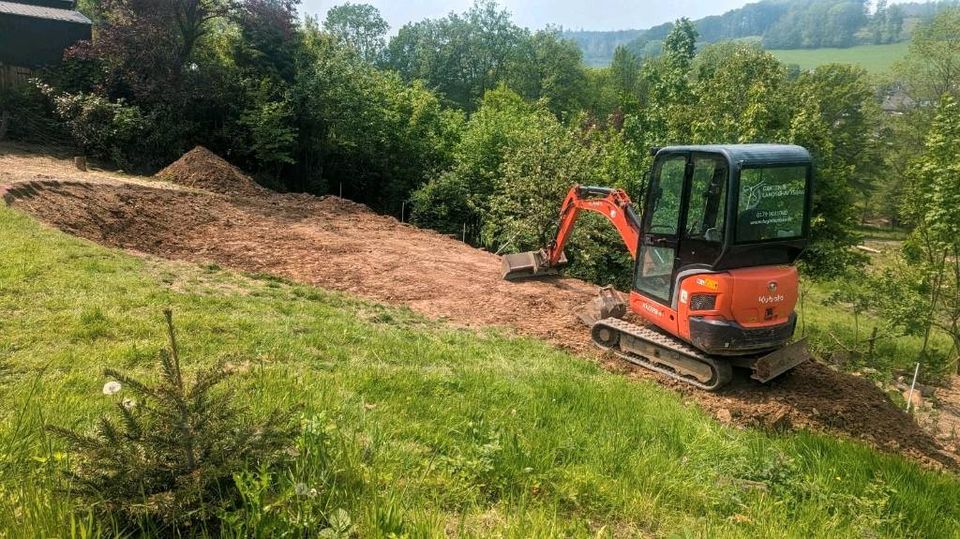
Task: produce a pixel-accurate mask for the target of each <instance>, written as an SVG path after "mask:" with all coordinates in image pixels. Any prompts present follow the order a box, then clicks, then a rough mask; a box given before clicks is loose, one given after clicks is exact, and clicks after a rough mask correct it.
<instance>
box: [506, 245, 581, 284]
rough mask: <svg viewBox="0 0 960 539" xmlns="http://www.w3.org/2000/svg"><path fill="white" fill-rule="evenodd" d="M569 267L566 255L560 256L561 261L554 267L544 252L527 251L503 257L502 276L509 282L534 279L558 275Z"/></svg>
mask: <svg viewBox="0 0 960 539" xmlns="http://www.w3.org/2000/svg"><path fill="white" fill-rule="evenodd" d="M566 265H567V255H566V253H561V254H560V260H559V261H558V262H557V263H556V264H555V265H553V266H551V265H550V264H549V260H548V259H547V253H546V251H544V250H542V249H541V250H539V251H527V252H525V253H516V254H512V255H504V256H503V269H502V272H501V273H502V276H503V278H504V279H506V280H508V281H518V280H520V279H532V278H534V277H544V276H547V275H556V274H557V273H558V272H559V271H560V268H562V267H564V266H566Z"/></svg>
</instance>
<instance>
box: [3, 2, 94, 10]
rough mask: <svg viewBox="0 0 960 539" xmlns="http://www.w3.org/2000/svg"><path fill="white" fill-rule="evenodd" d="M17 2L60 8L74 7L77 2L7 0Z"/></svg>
mask: <svg viewBox="0 0 960 539" xmlns="http://www.w3.org/2000/svg"><path fill="white" fill-rule="evenodd" d="M6 1H7V2H15V3H17V4H30V5H32V6H44V7H55V8H59V9H73V8H74V7H76V4H77V3H76V2H74V1H73V0H6Z"/></svg>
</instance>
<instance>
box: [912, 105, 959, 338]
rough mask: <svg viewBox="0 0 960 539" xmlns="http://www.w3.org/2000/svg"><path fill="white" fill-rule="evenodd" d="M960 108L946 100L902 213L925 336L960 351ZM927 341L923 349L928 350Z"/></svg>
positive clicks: (915, 164) (916, 163)
mask: <svg viewBox="0 0 960 539" xmlns="http://www.w3.org/2000/svg"><path fill="white" fill-rule="evenodd" d="M958 155H960V104H958V102H957V100H956V99H955V98H954V97H952V96H950V95H944V97H943V98H941V100H940V103H939V105H938V106H937V108H936V115H935V117H934V120H933V123H932V125H931V127H930V131H929V133H928V134H927V137H926V140H925V142H924V146H923V152H922V153H921V154H920V155H919V156H918V157H917V158H916V159H915V161H914V162H913V165H912V166H911V168H910V171H909V173H908V178H909V179H910V185H909V187H908V192H907V199H906V206H905V213H906V215H907V217H908V218H909V221H910V223H911V224H913V225H914V227H915V228H914V230H913V232H912V234H911V238H910V241H909V242H908V244H907V247H906V252H907V259H908V261H910V262H911V263H912V264H914V265H915V266H917V267H919V268H920V269H921V272H922V275H923V279H924V283H925V286H924V288H925V289H926V291H927V297H926V299H927V307H928V316H927V318H926V320H925V323H926V335H927V336H928V337H929V334H930V330H931V328H938V329H940V330H942V331H944V332H946V333H947V334H948V335H950V337H951V338H952V339H953V352H954V354H956V353H957V352H958V351H960V213H958V212H957V208H960V182H958V181H957V178H960V160H958V159H957V156H958ZM927 342H928V339H925V345H924V350H925V349H926V343H927Z"/></svg>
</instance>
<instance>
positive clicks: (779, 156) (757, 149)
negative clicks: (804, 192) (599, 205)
mask: <svg viewBox="0 0 960 539" xmlns="http://www.w3.org/2000/svg"><path fill="white" fill-rule="evenodd" d="M660 151H661V152H710V153H721V154H723V155H725V156H727V159H729V160H730V162H732V163H747V164H751V163H754V164H757V163H808V162H810V161H811V159H810V152H808V151H807V150H806V148H803V147H802V146H796V145H794V144H705V145H699V146H668V147H666V148H663V149H661V150H660Z"/></svg>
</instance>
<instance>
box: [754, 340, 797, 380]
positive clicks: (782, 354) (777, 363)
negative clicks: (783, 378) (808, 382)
mask: <svg viewBox="0 0 960 539" xmlns="http://www.w3.org/2000/svg"><path fill="white" fill-rule="evenodd" d="M808 359H810V352H809V351H808V350H807V340H806V339H800V340H799V341H797V342H794V343H791V344H789V345H787V346H785V347H783V348H781V349H779V350H776V351H773V352H770V353H769V354H767V355H765V356H762V357H760V358H758V359H757V360H756V362H754V363H753V364H752V365H751V366H750V368H751V369H752V370H753V374H752V375H750V378H753V379H754V380H756V381H758V382H760V383H766V382H769V381H770V380H773V379H774V378H776V377H777V376H780V375H781V374H783V373H785V372H787V371H789V370H790V369H792V368H794V367H796V366H797V365H799V364H801V363H803V362H805V361H807V360H808Z"/></svg>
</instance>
